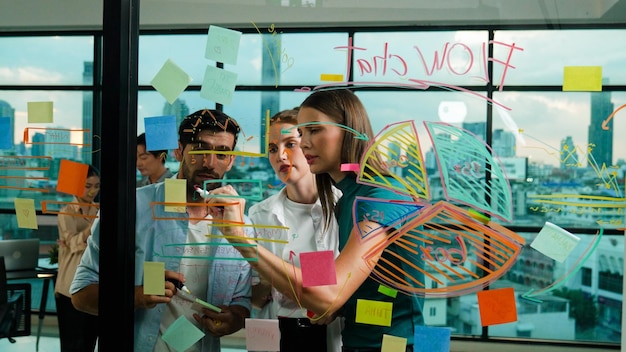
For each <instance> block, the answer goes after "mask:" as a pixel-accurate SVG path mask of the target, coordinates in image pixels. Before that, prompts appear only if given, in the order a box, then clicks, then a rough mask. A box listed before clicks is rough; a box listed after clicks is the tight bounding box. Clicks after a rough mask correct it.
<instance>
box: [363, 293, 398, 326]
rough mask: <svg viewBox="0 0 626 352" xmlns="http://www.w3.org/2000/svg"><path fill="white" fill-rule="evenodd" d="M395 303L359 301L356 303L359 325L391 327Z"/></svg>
mask: <svg viewBox="0 0 626 352" xmlns="http://www.w3.org/2000/svg"><path fill="white" fill-rule="evenodd" d="M392 309H393V303H391V302H380V301H371V300H368V299H358V300H357V301H356V319H355V321H356V322H357V323H363V324H370V325H380V326H391V312H392Z"/></svg>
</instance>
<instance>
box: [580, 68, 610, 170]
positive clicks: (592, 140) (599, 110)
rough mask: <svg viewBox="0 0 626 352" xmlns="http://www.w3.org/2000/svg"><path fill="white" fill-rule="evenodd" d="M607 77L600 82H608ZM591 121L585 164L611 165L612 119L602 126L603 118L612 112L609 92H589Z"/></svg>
mask: <svg viewBox="0 0 626 352" xmlns="http://www.w3.org/2000/svg"><path fill="white" fill-rule="evenodd" d="M608 81H609V80H608V78H604V79H602V84H603V85H605V84H607V83H608ZM590 94H591V123H590V125H589V133H588V134H587V136H588V137H587V138H588V143H589V145H588V150H589V152H588V155H587V164H588V165H593V166H595V167H598V168H602V167H603V166H605V167H610V166H612V165H613V120H612V119H611V120H610V121H609V122H608V123H607V124H606V125H607V127H608V129H607V130H605V129H603V128H602V124H603V122H604V120H606V119H607V118H608V117H609V115H611V113H612V112H613V107H614V104H613V103H612V102H611V92H591V93H590Z"/></svg>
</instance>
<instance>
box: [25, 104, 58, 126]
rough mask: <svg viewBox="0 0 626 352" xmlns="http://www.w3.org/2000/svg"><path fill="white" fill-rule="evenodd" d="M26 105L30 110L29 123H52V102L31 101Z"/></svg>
mask: <svg viewBox="0 0 626 352" xmlns="http://www.w3.org/2000/svg"><path fill="white" fill-rule="evenodd" d="M26 105H27V108H28V123H47V122H52V102H51V101H31V102H28V103H27V104H26Z"/></svg>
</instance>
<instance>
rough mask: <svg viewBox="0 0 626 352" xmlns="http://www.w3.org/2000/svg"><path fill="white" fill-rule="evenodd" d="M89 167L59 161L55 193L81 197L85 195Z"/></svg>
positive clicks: (67, 161) (73, 162) (63, 160)
mask: <svg viewBox="0 0 626 352" xmlns="http://www.w3.org/2000/svg"><path fill="white" fill-rule="evenodd" d="M88 171H89V165H87V164H83V163H78V162H75V161H71V160H66V159H61V164H60V166H59V175H58V182H57V192H61V193H67V194H72V195H75V196H77V197H82V196H83V195H84V194H85V183H86V182H87V172H88Z"/></svg>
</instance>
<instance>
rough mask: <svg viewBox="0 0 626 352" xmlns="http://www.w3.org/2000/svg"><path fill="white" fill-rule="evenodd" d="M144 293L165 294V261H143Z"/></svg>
mask: <svg viewBox="0 0 626 352" xmlns="http://www.w3.org/2000/svg"><path fill="white" fill-rule="evenodd" d="M143 294H144V295H158V296H163V295H164V294H165V263H162V262H144V263H143Z"/></svg>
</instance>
